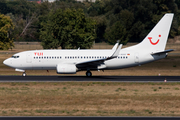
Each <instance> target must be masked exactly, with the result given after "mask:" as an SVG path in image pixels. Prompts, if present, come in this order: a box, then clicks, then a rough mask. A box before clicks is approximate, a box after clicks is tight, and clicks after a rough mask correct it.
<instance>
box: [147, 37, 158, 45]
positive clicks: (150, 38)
mask: <svg viewBox="0 0 180 120" xmlns="http://www.w3.org/2000/svg"><path fill="white" fill-rule="evenodd" d="M159 37H161V35H159ZM148 39H149V41H150V43H151V44H152V45H157V44H158V43H159V39H158V40H157V41H156V42H155V43H154V42H152V37H148Z"/></svg>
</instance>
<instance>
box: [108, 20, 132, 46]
mask: <svg viewBox="0 0 180 120" xmlns="http://www.w3.org/2000/svg"><path fill="white" fill-rule="evenodd" d="M105 38H106V39H107V40H108V42H109V43H110V44H115V43H116V42H117V40H120V43H122V44H126V43H127V42H128V40H129V34H128V31H127V30H126V28H125V27H124V25H123V24H122V23H121V22H120V21H117V22H116V23H115V24H114V25H113V26H112V27H110V28H109V29H107V30H106V34H105Z"/></svg>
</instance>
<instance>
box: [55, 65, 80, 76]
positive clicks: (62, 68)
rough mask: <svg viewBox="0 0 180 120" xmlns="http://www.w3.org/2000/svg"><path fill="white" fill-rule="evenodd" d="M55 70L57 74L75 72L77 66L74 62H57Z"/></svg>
mask: <svg viewBox="0 0 180 120" xmlns="http://www.w3.org/2000/svg"><path fill="white" fill-rule="evenodd" d="M56 70H57V73H58V74H76V71H77V68H76V66H75V65H74V64H58V65H57V67H56Z"/></svg>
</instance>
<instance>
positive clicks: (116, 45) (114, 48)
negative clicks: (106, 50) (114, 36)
mask: <svg viewBox="0 0 180 120" xmlns="http://www.w3.org/2000/svg"><path fill="white" fill-rule="evenodd" d="M119 42H120V40H117V43H116V44H115V45H114V47H113V48H112V50H116V49H117V47H118V45H119Z"/></svg>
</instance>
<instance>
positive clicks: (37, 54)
mask: <svg viewBox="0 0 180 120" xmlns="http://www.w3.org/2000/svg"><path fill="white" fill-rule="evenodd" d="M34 55H35V56H43V53H42V52H35V53H34Z"/></svg>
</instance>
